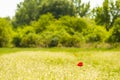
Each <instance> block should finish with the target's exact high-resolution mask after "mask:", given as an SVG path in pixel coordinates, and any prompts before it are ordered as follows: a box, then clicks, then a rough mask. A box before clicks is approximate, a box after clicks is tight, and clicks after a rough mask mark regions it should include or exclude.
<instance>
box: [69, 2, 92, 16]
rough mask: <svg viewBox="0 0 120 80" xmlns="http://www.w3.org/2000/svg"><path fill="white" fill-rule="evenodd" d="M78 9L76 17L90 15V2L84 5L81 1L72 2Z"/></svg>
mask: <svg viewBox="0 0 120 80" xmlns="http://www.w3.org/2000/svg"><path fill="white" fill-rule="evenodd" d="M71 1H72V3H73V4H74V5H75V8H76V15H77V16H79V17H85V16H87V15H88V14H89V13H90V2H88V3H82V2H81V0H71Z"/></svg>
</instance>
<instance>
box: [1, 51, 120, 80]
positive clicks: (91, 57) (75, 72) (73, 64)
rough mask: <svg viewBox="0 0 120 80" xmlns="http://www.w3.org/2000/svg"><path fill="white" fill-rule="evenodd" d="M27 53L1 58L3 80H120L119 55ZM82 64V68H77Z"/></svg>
mask: <svg viewBox="0 0 120 80" xmlns="http://www.w3.org/2000/svg"><path fill="white" fill-rule="evenodd" d="M26 50H28V49H25V51H24V50H21V49H19V50H17V52H16V50H15V52H13V53H12V52H11V54H4V55H1V56H0V80H119V79H120V61H119V59H120V52H119V51H101V50H96V51H94V50H91V51H90V50H88V51H84V50H83V51H82V50H80V49H79V50H78V49H75V50H74V49H72V50H71V49H68V50H67V49H66V50H65V49H63V50H62V49H61V51H60V50H58V51H57V49H56V50H55V49H52V50H49V49H41V50H40V51H39V49H36V50H34V49H33V50H32V49H31V50H30V51H26ZM70 50H71V51H70ZM19 51H20V52H19ZM79 61H82V62H83V63H84V65H83V66H82V67H78V66H77V63H78V62H79Z"/></svg>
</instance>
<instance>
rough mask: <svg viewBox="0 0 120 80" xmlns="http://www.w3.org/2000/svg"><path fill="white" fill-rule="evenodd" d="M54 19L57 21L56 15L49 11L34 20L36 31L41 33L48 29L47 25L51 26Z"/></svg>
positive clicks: (32, 24) (33, 24)
mask: <svg viewBox="0 0 120 80" xmlns="http://www.w3.org/2000/svg"><path fill="white" fill-rule="evenodd" d="M54 21H55V19H54V16H53V15H52V14H50V13H47V14H44V15H42V16H40V18H39V20H38V21H34V22H32V23H31V26H33V27H34V28H35V30H36V33H41V32H43V31H44V30H46V29H47V26H49V25H50V24H51V23H52V22H54Z"/></svg>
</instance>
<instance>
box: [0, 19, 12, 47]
mask: <svg viewBox="0 0 120 80" xmlns="http://www.w3.org/2000/svg"><path fill="white" fill-rule="evenodd" d="M12 37H13V30H12V25H11V23H10V22H8V21H7V19H5V18H0V47H8V46H10V42H11V41H12Z"/></svg>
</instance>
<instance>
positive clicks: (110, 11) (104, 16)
mask: <svg viewBox="0 0 120 80" xmlns="http://www.w3.org/2000/svg"><path fill="white" fill-rule="evenodd" d="M93 16H94V17H93V18H95V21H96V23H97V24H98V25H103V26H105V28H106V29H107V30H109V29H110V28H111V27H112V26H113V24H114V22H115V20H116V19H117V18H118V17H120V0H116V1H112V0H104V2H103V5H102V7H97V8H95V9H93Z"/></svg>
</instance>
